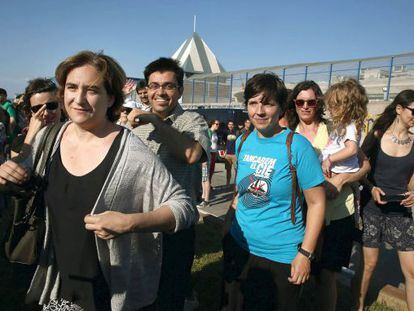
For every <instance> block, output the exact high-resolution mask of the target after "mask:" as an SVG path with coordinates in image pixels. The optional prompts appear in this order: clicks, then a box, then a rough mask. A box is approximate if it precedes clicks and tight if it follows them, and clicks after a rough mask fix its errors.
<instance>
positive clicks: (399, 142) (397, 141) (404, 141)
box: [391, 133, 412, 145]
mask: <svg viewBox="0 0 414 311" xmlns="http://www.w3.org/2000/svg"><path fill="white" fill-rule="evenodd" d="M391 141H392V142H393V143H394V144H397V145H408V144H409V143H411V142H412V139H411V137H410V136H408V137H407V138H405V139H399V138H398V137H397V136H395V135H394V134H393V133H391Z"/></svg>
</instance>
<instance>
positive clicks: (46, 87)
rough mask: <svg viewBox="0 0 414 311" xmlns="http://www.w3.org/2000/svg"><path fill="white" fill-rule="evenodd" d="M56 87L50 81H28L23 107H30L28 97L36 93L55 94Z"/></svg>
mask: <svg viewBox="0 0 414 311" xmlns="http://www.w3.org/2000/svg"><path fill="white" fill-rule="evenodd" d="M56 91H57V86H56V84H55V83H54V82H53V81H52V79H47V78H36V79H33V80H30V81H29V84H28V85H27V86H26V89H25V91H24V97H23V105H24V106H25V108H28V107H30V97H32V95H34V94H37V93H45V92H53V93H54V92H56Z"/></svg>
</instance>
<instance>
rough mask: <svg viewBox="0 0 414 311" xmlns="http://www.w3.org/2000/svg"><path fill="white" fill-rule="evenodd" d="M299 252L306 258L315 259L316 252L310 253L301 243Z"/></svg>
mask: <svg viewBox="0 0 414 311" xmlns="http://www.w3.org/2000/svg"><path fill="white" fill-rule="evenodd" d="M298 252H299V253H301V254H302V255H303V256H305V257H306V258H308V259H309V260H310V261H314V260H315V254H314V253H310V252H308V251H307V250H304V249H303V248H302V245H300V244H299V245H298Z"/></svg>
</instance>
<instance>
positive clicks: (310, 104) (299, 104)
mask: <svg viewBox="0 0 414 311" xmlns="http://www.w3.org/2000/svg"><path fill="white" fill-rule="evenodd" d="M294 102H295V105H296V107H299V108H302V107H303V106H305V103H307V104H308V107H309V108H315V107H316V105H317V104H318V101H317V100H316V99H308V100H304V99H295V100H294Z"/></svg>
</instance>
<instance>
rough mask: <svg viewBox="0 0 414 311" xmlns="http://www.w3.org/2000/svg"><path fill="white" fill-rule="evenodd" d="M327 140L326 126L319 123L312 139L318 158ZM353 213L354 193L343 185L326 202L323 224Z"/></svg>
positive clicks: (347, 186)
mask: <svg viewBox="0 0 414 311" xmlns="http://www.w3.org/2000/svg"><path fill="white" fill-rule="evenodd" d="M295 132H297V133H300V131H299V125H298V126H297V127H296V130H295ZM328 139H329V133H328V126H327V125H326V124H325V123H323V122H321V123H319V126H318V131H317V132H316V135H315V138H314V139H313V142H312V146H313V148H314V149H315V152H316V154H317V155H318V156H319V155H320V154H321V152H322V149H323V148H324V147H325V146H326V144H327V143H328ZM354 212H355V206H354V193H353V191H352V188H351V187H350V185H348V184H345V185H344V186H343V187H342V191H341V192H340V193H339V195H338V196H337V197H336V198H335V199H334V200H329V201H327V204H326V212H325V224H326V225H329V223H330V222H331V220H338V219H342V218H345V217H348V216H350V215H352V214H354Z"/></svg>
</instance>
